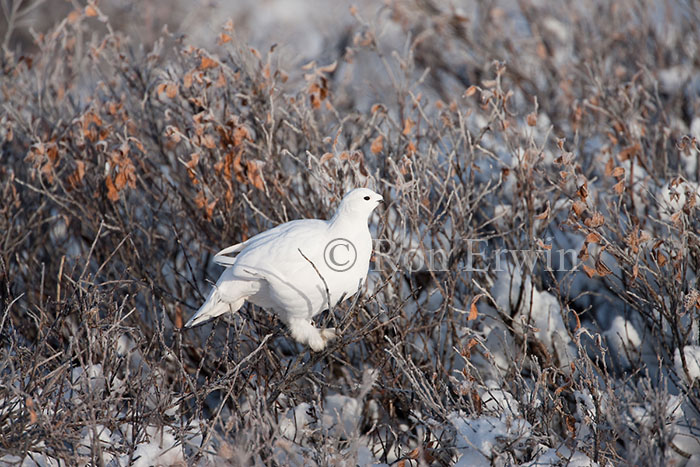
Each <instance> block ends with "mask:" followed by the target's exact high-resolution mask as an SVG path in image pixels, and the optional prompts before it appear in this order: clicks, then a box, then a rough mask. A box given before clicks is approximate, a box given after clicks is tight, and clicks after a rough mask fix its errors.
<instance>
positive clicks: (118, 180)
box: [114, 170, 126, 191]
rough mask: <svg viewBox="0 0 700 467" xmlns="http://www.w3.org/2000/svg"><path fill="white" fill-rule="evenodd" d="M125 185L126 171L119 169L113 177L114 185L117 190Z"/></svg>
mask: <svg viewBox="0 0 700 467" xmlns="http://www.w3.org/2000/svg"><path fill="white" fill-rule="evenodd" d="M125 186H126V173H124V171H121V170H120V171H119V173H118V174H117V176H116V177H114V187H115V188H116V189H117V191H121V190H122V189H123V188H124V187H125Z"/></svg>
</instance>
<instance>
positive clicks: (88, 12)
mask: <svg viewBox="0 0 700 467" xmlns="http://www.w3.org/2000/svg"><path fill="white" fill-rule="evenodd" d="M97 14H98V13H97V8H95V6H94V5H92V4H89V5H88V6H86V7H85V16H87V17H90V18H91V17H94V16H97Z"/></svg>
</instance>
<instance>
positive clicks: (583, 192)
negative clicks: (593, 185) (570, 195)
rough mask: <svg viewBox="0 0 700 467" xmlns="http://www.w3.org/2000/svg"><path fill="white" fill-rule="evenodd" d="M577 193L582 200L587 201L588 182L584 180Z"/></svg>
mask: <svg viewBox="0 0 700 467" xmlns="http://www.w3.org/2000/svg"><path fill="white" fill-rule="evenodd" d="M576 194H577V195H578V196H579V198H581V201H586V198H587V197H588V182H584V183H583V185H581V186H580V187H578V190H577V191H576Z"/></svg>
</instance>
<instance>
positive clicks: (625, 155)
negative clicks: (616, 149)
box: [619, 143, 642, 161]
mask: <svg viewBox="0 0 700 467" xmlns="http://www.w3.org/2000/svg"><path fill="white" fill-rule="evenodd" d="M641 149H642V147H641V146H640V145H639V143H635V144H633V145H631V146H627V147H626V148H624V149H623V150H622V151H621V152H620V156H619V157H620V160H621V161H626V160H627V159H631V158H632V157H634V156H636V155H637V153H638V152H639V151H640V150H641Z"/></svg>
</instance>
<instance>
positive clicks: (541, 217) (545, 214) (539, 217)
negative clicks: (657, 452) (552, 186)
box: [535, 201, 550, 221]
mask: <svg viewBox="0 0 700 467" xmlns="http://www.w3.org/2000/svg"><path fill="white" fill-rule="evenodd" d="M549 213H550V207H549V201H547V207H546V208H545V210H544V211H542V213H540V214H538V215H536V216H535V219H537V220H540V221H542V220H545V219H546V218H547V217H549Z"/></svg>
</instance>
